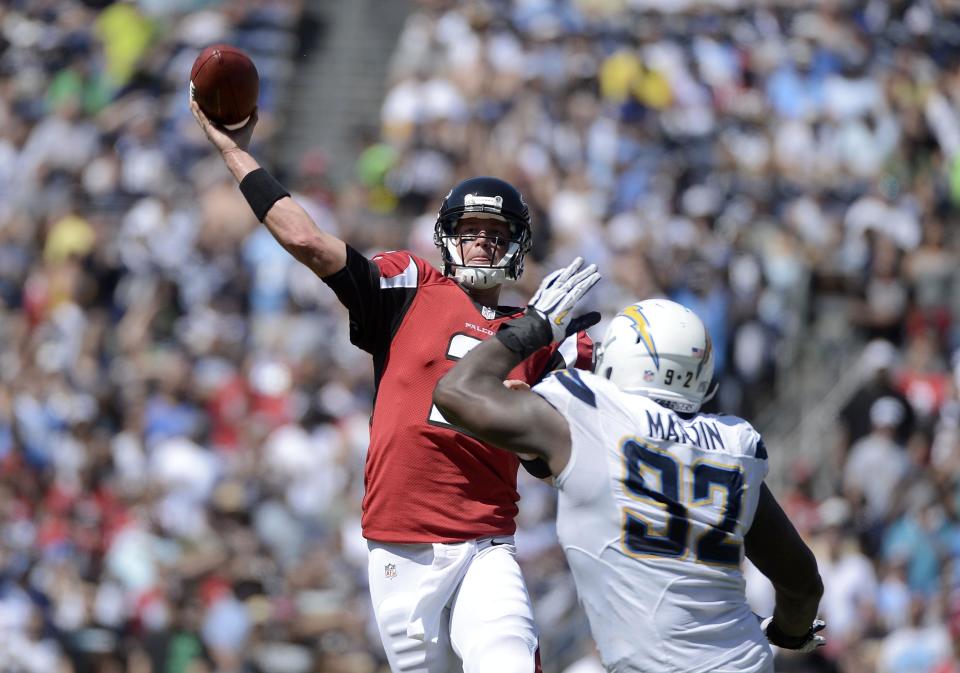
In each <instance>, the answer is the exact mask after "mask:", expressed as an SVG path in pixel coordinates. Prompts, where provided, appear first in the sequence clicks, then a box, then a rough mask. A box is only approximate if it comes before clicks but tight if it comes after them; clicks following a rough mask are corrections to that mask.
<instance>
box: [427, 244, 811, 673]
mask: <svg viewBox="0 0 960 673" xmlns="http://www.w3.org/2000/svg"><path fill="white" fill-rule="evenodd" d="M581 265H582V261H581V260H579V259H578V260H576V261H575V262H574V263H573V264H572V265H571V266H570V267H568V268H567V269H566V270H563V271H562V272H557V273H555V274H553V275H551V276H548V277H547V278H546V279H545V280H544V282H543V284H542V285H541V286H540V289H539V290H538V292H537V294H536V295H535V296H534V298H533V299H532V300H531V302H530V305H529V306H528V308H527V313H526V315H525V316H524V317H523V318H521V319H519V320H515V321H512V322H510V323H508V324H507V325H504V326H503V327H501V329H500V330H499V331H498V333H497V336H496V338H494V339H490V340H488V341H486V342H484V343H483V344H482V345H481V346H479V347H478V348H476V349H475V350H474V351H472V352H471V353H470V354H468V355H467V356H466V357H465V358H463V359H462V360H460V362H459V363H458V364H457V365H456V366H455V367H454V368H453V370H452V371H451V372H450V373H449V374H447V375H446V376H445V377H444V378H443V379H442V380H441V381H440V384H439V385H438V386H437V388H436V391H435V393H434V401H435V402H436V404H437V406H438V407H439V409H440V410H441V412H443V414H444V416H445V417H446V418H448V419H450V420H452V421H453V422H454V423H456V424H457V425H458V426H460V427H462V428H465V429H466V430H467V431H469V432H470V433H471V434H473V435H475V436H477V437H479V438H481V439H485V440H487V441H488V442H490V443H491V444H494V445H495V446H499V447H502V448H504V449H507V450H510V451H514V452H524V453H533V454H537V455H539V456H542V457H543V458H544V459H545V460H546V461H547V463H548V465H549V467H550V470H551V472H552V473H553V474H554V475H556V479H555V484H556V487H557V489H558V490H559V495H558V505H557V531H558V534H559V537H560V542H561V544H562V546H563V550H564V553H565V555H566V558H567V561H568V563H569V565H570V568H571V571H572V573H573V578H574V581H575V582H576V585H577V591H578V594H579V597H580V601H581V602H582V604H583V606H584V609H585V611H586V614H587V618H588V620H589V622H590V629H591V632H592V634H593V637H594V640H595V641H596V643H597V647H598V649H599V651H600V656H601V659H602V661H603V664H604V666H605V667H606V669H607V670H608V671H616V672H618V673H625V672H637V673H639V672H640V671H658V672H671V673H673V672H675V673H680V672H683V673H691V672H702V673H706V672H707V671H729V672H731V673H732V672H734V671H736V672H738V673H740V672H760V671H764V672H770V671H772V670H773V655H772V651H771V648H770V644H771V643H772V644H774V645H777V646H779V647H784V648H788V649H796V650H801V651H811V650H813V649H814V648H816V647H817V646H819V645H821V644H823V643H824V639H823V637H822V636H818V635H817V632H818V631H819V630H820V629H822V628H823V622H821V621H819V620H815V618H816V614H817V607H818V605H819V601H820V596H821V595H822V593H823V588H822V583H821V580H820V575H819V573H818V570H817V564H816V561H815V559H814V556H813V554H812V552H811V551H810V549H809V548H808V547H807V546H806V544H804V542H803V541H802V540H801V539H800V536H799V535H798V533H797V531H796V529H795V528H794V527H793V525H792V524H791V523H790V521H789V520H788V519H787V517H786V515H785V514H784V513H783V510H781V509H780V506H779V505H778V504H777V502H776V500H775V499H774V498H773V496H772V495H771V493H770V491H769V490H768V489H767V487H766V486H765V485H764V483H763V482H764V477H765V475H766V473H767V451H766V448H765V446H764V443H763V440H762V439H761V438H760V436H759V434H757V432H756V431H755V430H754V429H753V428H752V427H751V426H750V424H749V423H747V422H746V421H744V420H742V419H740V418H737V417H734V416H725V415H714V414H701V413H699V409H700V406H701V404H702V403H703V401H704V399H705V397H706V396H707V395H708V394H709V393H710V390H709V386H710V382H711V378H712V376H713V353H712V347H711V342H710V337H709V334H707V332H706V330H705V328H704V326H703V323H702V322H701V321H700V320H699V318H697V317H696V316H695V315H694V314H693V313H692V312H691V311H689V310H688V309H686V308H684V307H682V306H680V305H679V304H675V303H673V302H670V301H667V300H661V299H652V300H647V301H642V302H639V303H636V304H632V305H630V306H627V307H626V308H624V309H623V310H622V311H621V312H620V313H619V314H618V315H617V316H616V317H615V318H613V320H612V321H611V322H610V325H609V327H608V329H607V332H606V334H605V336H604V338H603V341H602V343H601V344H600V346H599V347H598V352H597V361H596V365H595V369H594V372H593V373H588V372H577V371H575V370H568V371H562V372H555V373H553V374H551V375H550V376H549V377H547V378H546V379H545V380H544V381H542V382H541V383H539V384H537V385H536V386H534V387H533V389H532V390H529V391H527V390H516V391H510V390H505V389H504V387H503V386H502V385H500V381H501V379H502V378H503V375H504V373H505V372H507V371H509V370H510V369H511V368H512V367H514V366H516V363H517V362H519V361H521V360H522V358H523V357H525V356H526V355H527V354H528V353H530V352H532V351H534V350H535V349H537V348H541V347H543V345H544V344H547V343H551V342H554V341H557V340H560V339H563V338H565V336H566V332H567V328H568V325H569V324H570V313H571V310H572V309H573V307H574V305H575V304H576V302H577V301H578V300H579V298H580V297H581V296H582V295H583V293H584V292H586V291H587V290H589V289H590V287H591V286H592V285H593V284H594V283H596V281H597V279H598V275H597V273H596V271H595V267H593V266H590V267H587V268H586V269H583V270H581V269H580V266H581ZM744 554H746V556H747V557H749V558H750V560H751V561H753V563H754V564H755V565H756V566H757V567H758V568H759V569H760V570H761V571H762V572H763V573H764V574H765V575H766V576H767V577H768V578H770V580H771V581H772V582H773V585H774V587H775V589H776V608H775V610H774V613H773V615H772V616H771V617H768V618H767V619H765V620H763V621H762V622H761V621H760V620H759V619H758V618H757V616H756V615H754V614H753V613H752V612H751V611H750V608H749V607H748V605H747V602H746V598H745V595H744V580H743V575H742V573H741V570H740V564H741V561H742V559H743V556H744Z"/></svg>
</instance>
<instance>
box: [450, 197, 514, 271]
mask: <svg viewBox="0 0 960 673" xmlns="http://www.w3.org/2000/svg"><path fill="white" fill-rule="evenodd" d="M481 198H482V197H481ZM491 200H492V197H491ZM462 217H472V218H480V219H493V220H497V221H500V222H506V223H507V224H508V225H509V226H510V238H509V240H508V242H507V249H506V252H504V253H503V256H502V257H500V258H499V259H495V260H493V261H491V262H490V263H489V264H478V265H473V264H469V265H468V264H466V263H464V259H463V245H464V243H466V242H468V241H469V238H470V237H469V236H462V235H461V234H459V233H457V231H456V227H457V224H458V223H459V221H460V219H461V218H462ZM484 236H485V237H487V238H496V237H491V236H489V235H487V234H486V233H485V234H484ZM433 241H434V244H435V245H436V246H437V247H438V248H440V254H441V256H442V258H443V274H444V275H445V276H452V277H453V278H454V279H456V281H457V282H458V283H460V285H462V286H464V287H466V288H468V289H471V290H485V289H488V288H492V287H496V286H498V285H501V284H503V283H505V282H514V281H516V280H518V279H519V278H520V276H521V275H522V274H523V258H524V255H525V254H526V253H527V251H529V250H530V244H531V241H530V228H529V226H528V225H527V224H526V223H525V222H522V221H516V220H512V219H509V218H508V217H505V216H503V215H500V214H496V213H491V212H483V211H479V212H478V211H474V210H472V209H471V206H469V205H468V206H467V207H466V208H465V209H463V210H462V211H461V212H459V213H454V214H452V215H451V216H448V217H446V218H443V219H438V220H437V224H436V228H435V229H434V237H433ZM497 242H498V243H499V241H497ZM499 247H500V246H499V245H497V248H499Z"/></svg>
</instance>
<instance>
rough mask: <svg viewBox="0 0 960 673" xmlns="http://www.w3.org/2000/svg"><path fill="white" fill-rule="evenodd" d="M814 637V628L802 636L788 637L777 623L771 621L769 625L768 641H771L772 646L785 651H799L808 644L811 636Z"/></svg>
mask: <svg viewBox="0 0 960 673" xmlns="http://www.w3.org/2000/svg"><path fill="white" fill-rule="evenodd" d="M812 635H813V629H812V628H811V629H810V630H809V631H807V632H806V633H805V634H803V635H802V636H788V635H787V634H786V633H784V632H783V631H781V630H780V627H778V626H777V623H776V622H775V621H772V620H771V621H770V623H769V624H767V640H769V641H770V644H771V645H776V646H777V647H782V648H783V649H785V650H799V649H800V648H801V647H803V646H804V645H806V644H807V641H808V640H810V636H812Z"/></svg>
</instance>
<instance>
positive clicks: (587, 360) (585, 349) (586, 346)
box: [573, 332, 593, 372]
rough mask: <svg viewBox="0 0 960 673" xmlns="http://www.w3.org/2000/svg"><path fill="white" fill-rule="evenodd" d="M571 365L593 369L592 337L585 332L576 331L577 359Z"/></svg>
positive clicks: (588, 369)
mask: <svg viewBox="0 0 960 673" xmlns="http://www.w3.org/2000/svg"><path fill="white" fill-rule="evenodd" d="M573 366H574V367H576V368H577V369H584V370H586V371H588V372H592V371H593V339H591V338H590V335H589V334H587V333H586V332H577V359H576V361H575V362H574V363H573Z"/></svg>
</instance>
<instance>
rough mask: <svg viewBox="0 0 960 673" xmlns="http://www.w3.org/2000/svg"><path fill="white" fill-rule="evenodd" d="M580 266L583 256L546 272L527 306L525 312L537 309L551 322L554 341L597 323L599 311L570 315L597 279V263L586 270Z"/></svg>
mask: <svg viewBox="0 0 960 673" xmlns="http://www.w3.org/2000/svg"><path fill="white" fill-rule="evenodd" d="M582 266H583V257H577V258H576V259H575V260H573V262H571V263H570V266H567V267H565V268H563V269H557V270H556V271H554V272H553V273H551V274H550V275H548V276H547V277H546V278H544V279H543V281H542V282H541V283H540V287H539V288H538V289H537V292H536V294H534V295H533V298H532V299H531V300H530V303H529V304H528V305H527V312H530V311H531V310H532V311H536V312H537V313H538V314H539V315H540V317H541V318H543V319H545V320H546V321H547V322H549V323H550V331H551V332H552V333H553V341H555V342H559V341H563V340H564V339H566V338H567V337H568V336H570V335H571V334H574V333H575V332H579V331H580V330H582V329H587V328H588V327H590V326H592V325H596V324H597V323H598V322H600V314H599V313H597V312H596V311H594V312H591V313H587V314H585V315H583V316H581V317H580V318H577V319H572V316H571V315H570V313H571V311H572V310H573V307H574V306H576V305H577V302H578V301H580V299H581V298H582V297H583V295H585V294H586V293H587V292H588V291H589V290H590V288H592V287H593V286H594V285H596V284H597V282H598V281H599V280H600V274H599V273H597V265H596V264H591V265H589V266H587V267H586V268H585V269H581V268H580V267H582Z"/></svg>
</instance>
